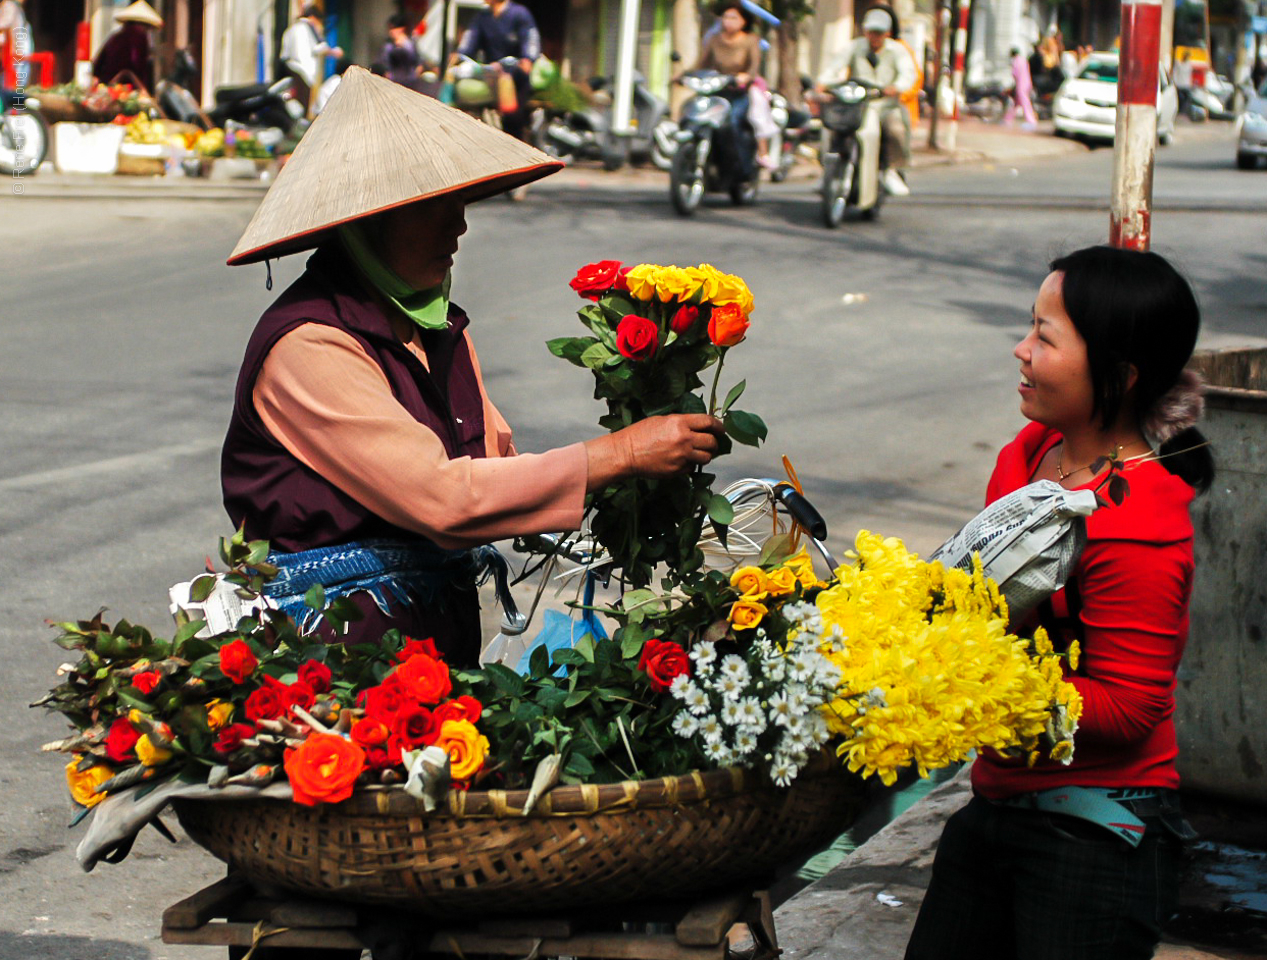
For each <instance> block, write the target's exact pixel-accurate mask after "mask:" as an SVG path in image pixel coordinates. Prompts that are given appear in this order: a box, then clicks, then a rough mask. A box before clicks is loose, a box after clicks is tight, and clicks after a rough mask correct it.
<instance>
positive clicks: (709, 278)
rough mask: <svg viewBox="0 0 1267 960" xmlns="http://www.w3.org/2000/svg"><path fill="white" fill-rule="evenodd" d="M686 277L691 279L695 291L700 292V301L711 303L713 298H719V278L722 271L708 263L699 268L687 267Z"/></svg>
mask: <svg viewBox="0 0 1267 960" xmlns="http://www.w3.org/2000/svg"><path fill="white" fill-rule="evenodd" d="M686 275H687V276H688V277H690V278H691V282H692V283H694V284H695V289H696V290H698V291H699V295H700V300H702V301H704V302H705V303H711V302H712V300H713V297H715V296H717V278H718V277H719V276H721V273H720V271H718V270H717V268H715V267H713V266H711V265H709V264H707V263H701V264H700V265H699V266H698V267H687V268H686Z"/></svg>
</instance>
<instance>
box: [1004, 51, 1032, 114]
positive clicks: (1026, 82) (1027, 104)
mask: <svg viewBox="0 0 1267 960" xmlns="http://www.w3.org/2000/svg"><path fill="white" fill-rule="evenodd" d="M1033 93H1034V80H1033V78H1032V77H1031V76H1030V73H1029V61H1028V60H1027V59H1026V58H1025V54H1024V52H1023V51H1022V50H1021V48H1020V47H1013V48H1012V97H1011V99H1010V100H1008V103H1007V110H1006V111H1005V112H1004V114H1003V122H1004V123H1005V124H1007V125H1008V126H1009V127H1010V126H1011V125H1012V121H1013V120H1015V119H1016V108H1017V106H1020V108H1021V114H1022V115H1023V116H1024V117H1025V122H1024V123H1022V124H1021V129H1022V130H1037V129H1038V116H1037V115H1036V114H1035V113H1034V102H1033V100H1032V96H1033Z"/></svg>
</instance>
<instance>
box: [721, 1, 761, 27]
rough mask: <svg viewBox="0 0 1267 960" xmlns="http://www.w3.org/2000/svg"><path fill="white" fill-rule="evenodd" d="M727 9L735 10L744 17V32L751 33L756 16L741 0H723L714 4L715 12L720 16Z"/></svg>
mask: <svg viewBox="0 0 1267 960" xmlns="http://www.w3.org/2000/svg"><path fill="white" fill-rule="evenodd" d="M727 10H734V11H735V12H736V13H738V14H739V16H741V17H743V29H744V33H751V32H752V28H753V27H754V26H755V25H756V22H757V21H756V18H755V17H753V15H752V14H751V13H750V12H749V11H748V8H747V7H745V6H744V5H743V4H742V3H740V2H739V0H722V2H721V3H718V4H715V5H714V6H713V13H715V14H716V15H717V16H718V17H720V16H721V15H722V14H723V13H725V12H726V11H727Z"/></svg>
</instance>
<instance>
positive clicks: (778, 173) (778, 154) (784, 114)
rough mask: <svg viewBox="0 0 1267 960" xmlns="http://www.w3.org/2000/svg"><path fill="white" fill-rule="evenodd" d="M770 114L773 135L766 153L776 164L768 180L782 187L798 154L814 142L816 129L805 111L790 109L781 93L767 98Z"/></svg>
mask: <svg viewBox="0 0 1267 960" xmlns="http://www.w3.org/2000/svg"><path fill="white" fill-rule="evenodd" d="M770 114H771V116H773V117H774V128H775V133H774V136H773V137H771V138H770V147H769V153H770V156H772V157H773V158H774V160H775V163H776V166H775V167H774V169H773V170H771V171H770V179H771V180H773V181H774V182H775V183H782V182H783V181H784V180H786V179H787V175H788V174H789V173H791V172H792V164H794V163H795V162H796V153H797V151H798V150H799V149H800V148H801V147H802V146H803V145H804V144H807V143H811V142H816V141H817V139H818V136H819V126H818V124H816V123H815V122H814V118H813V117H812V116H811V115H810V113H809V111H808V110H801V109H799V108H797V107H794V106H792V105H791V104H790V103H788V101H787V98H786V97H784V96H783V95H782V94H781V93H772V94H770Z"/></svg>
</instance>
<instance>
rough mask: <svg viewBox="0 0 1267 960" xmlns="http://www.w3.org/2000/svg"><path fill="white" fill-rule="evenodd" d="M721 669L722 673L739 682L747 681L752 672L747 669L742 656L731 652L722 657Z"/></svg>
mask: <svg viewBox="0 0 1267 960" xmlns="http://www.w3.org/2000/svg"><path fill="white" fill-rule="evenodd" d="M721 669H722V673H723V674H725V675H726V676H728V677H733V678H734V679H735V680H738V681H739V682H740V683H747V682H748V681H749V680H750V679H751V678H752V673H751V672H750V671H749V670H748V664H747V663H745V662H744V659H743V657H740V656H737V655H735V654H733V653H731V654H727V655H726V656H725V657H723V658H722V662H721Z"/></svg>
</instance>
